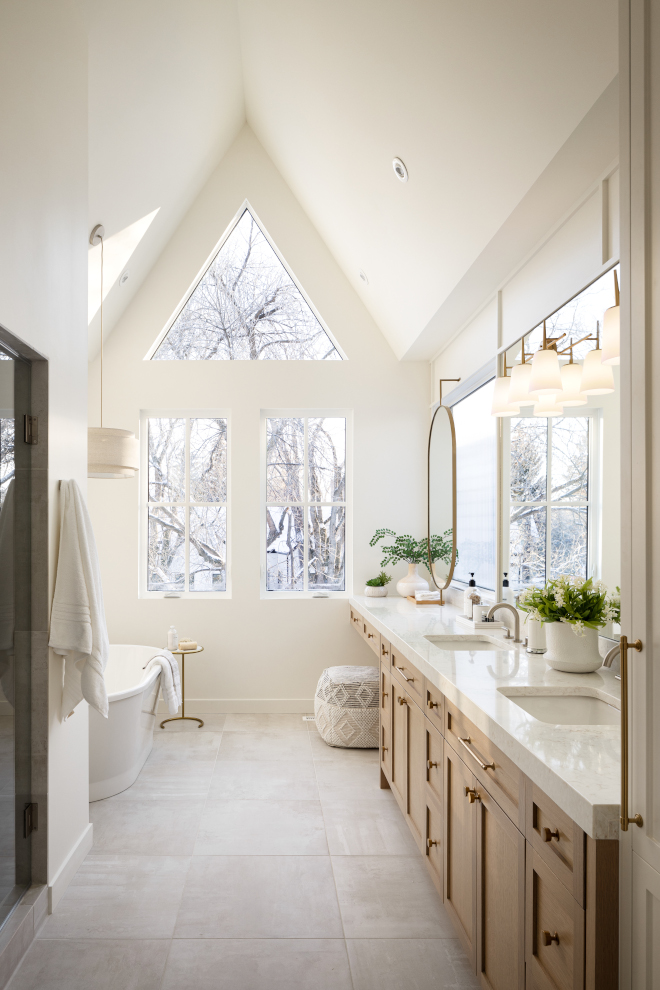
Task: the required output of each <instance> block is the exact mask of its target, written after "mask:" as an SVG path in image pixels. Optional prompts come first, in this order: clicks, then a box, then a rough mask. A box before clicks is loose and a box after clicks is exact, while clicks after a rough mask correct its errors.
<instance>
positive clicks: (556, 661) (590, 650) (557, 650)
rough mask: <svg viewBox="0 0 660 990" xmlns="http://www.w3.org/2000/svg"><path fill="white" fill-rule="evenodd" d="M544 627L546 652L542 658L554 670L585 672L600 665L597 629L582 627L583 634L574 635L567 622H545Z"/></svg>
mask: <svg viewBox="0 0 660 990" xmlns="http://www.w3.org/2000/svg"><path fill="white" fill-rule="evenodd" d="M544 628H545V636H546V640H547V643H548V652H547V653H546V654H545V656H544V657H543V659H544V660H545V662H546V663H547V664H549V665H550V666H551V667H554V668H555V670H566V671H569V672H570V673H573V674H586V673H589V671H592V670H598V668H599V667H602V665H603V658H602V657H601V655H600V653H599V652H598V630H597V629H583V630H582V631H583V633H584V635H582V636H576V635H575V633H574V632H573V626H572V625H571V624H570V623H569V622H546V623H544Z"/></svg>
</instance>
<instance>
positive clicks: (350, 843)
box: [323, 797, 418, 856]
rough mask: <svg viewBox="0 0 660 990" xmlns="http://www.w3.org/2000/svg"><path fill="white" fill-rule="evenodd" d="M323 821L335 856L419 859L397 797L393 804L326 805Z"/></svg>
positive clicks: (378, 802)
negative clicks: (411, 857)
mask: <svg viewBox="0 0 660 990" xmlns="http://www.w3.org/2000/svg"><path fill="white" fill-rule="evenodd" d="M323 818H324V822H325V829H326V834H327V838H328V848H329V850H330V853H331V854H332V855H334V856H405V855H407V856H416V855H418V851H417V846H416V845H415V842H414V839H413V837H412V835H411V834H410V829H409V828H408V826H407V825H406V821H405V818H404V817H403V815H402V814H401V812H400V811H399V808H398V805H397V803H396V801H395V800H394V797H392V800H391V802H388V801H359V800H354V801H324V802H323Z"/></svg>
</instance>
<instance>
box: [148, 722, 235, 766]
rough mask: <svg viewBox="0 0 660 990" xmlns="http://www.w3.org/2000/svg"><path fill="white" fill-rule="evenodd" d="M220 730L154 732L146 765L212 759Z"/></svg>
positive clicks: (219, 736) (215, 751) (215, 753)
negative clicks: (152, 746) (151, 747)
mask: <svg viewBox="0 0 660 990" xmlns="http://www.w3.org/2000/svg"><path fill="white" fill-rule="evenodd" d="M221 739H222V733H221V732H165V731H163V732H161V733H160V735H159V734H158V730H157V731H156V732H154V748H153V749H152V750H151V753H150V754H149V759H148V760H147V763H146V766H153V765H154V764H155V763H168V762H173V763H176V762H184V761H185V762H186V763H192V762H193V761H195V762H196V761H198V760H201V761H202V762H204V763H208V762H209V761H214V760H215V759H216V757H217V755H218V749H219V746H220V740H221Z"/></svg>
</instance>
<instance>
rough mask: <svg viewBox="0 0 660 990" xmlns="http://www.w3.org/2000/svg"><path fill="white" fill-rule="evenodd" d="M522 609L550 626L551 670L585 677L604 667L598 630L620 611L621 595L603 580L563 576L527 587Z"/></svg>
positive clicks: (548, 657)
mask: <svg viewBox="0 0 660 990" xmlns="http://www.w3.org/2000/svg"><path fill="white" fill-rule="evenodd" d="M518 607H519V608H520V609H521V610H522V611H523V612H527V614H528V616H529V618H530V619H533V620H536V621H538V622H541V623H542V624H543V625H545V626H547V629H546V638H547V643H548V651H547V653H546V654H545V657H544V659H545V661H546V663H548V664H549V665H550V666H551V667H554V668H555V669H556V670H566V671H571V672H572V673H576V674H584V673H587V672H588V671H592V670H598V668H599V667H600V666H601V665H602V663H603V660H602V657H601V655H600V653H599V652H598V631H599V630H600V629H602V628H603V627H604V626H605V625H606V624H607V623H608V622H610V621H611V620H612V619H613V618H614V616H615V615H616V614H617V611H618V609H619V608H620V603H619V602H618V599H617V596H616V595H610V594H608V591H607V587H606V586H605V585H604V584H603V582H602V581H594V580H593V579H592V578H588V579H587V580H586V581H585V580H584V579H583V578H580V577H568V575H566V574H562V576H561V577H559V578H555V579H554V580H552V581H547V582H546V583H545V585H544V586H543V587H542V588H525V589H524V590H523V591H522V592H521V593H520V597H519V598H518Z"/></svg>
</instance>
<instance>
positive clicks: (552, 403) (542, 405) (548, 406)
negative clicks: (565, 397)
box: [534, 395, 564, 419]
mask: <svg viewBox="0 0 660 990" xmlns="http://www.w3.org/2000/svg"><path fill="white" fill-rule="evenodd" d="M563 412H564V410H563V408H562V407H561V406H560V405H559V396H556V395H542V396H541V398H540V399H539V401H538V402H535V403H534V415H535V416H545V417H546V418H548V419H549V418H551V417H552V416H561V415H562V413H563Z"/></svg>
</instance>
